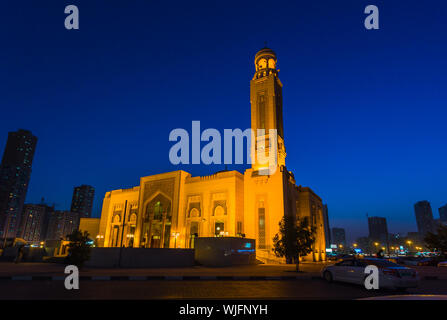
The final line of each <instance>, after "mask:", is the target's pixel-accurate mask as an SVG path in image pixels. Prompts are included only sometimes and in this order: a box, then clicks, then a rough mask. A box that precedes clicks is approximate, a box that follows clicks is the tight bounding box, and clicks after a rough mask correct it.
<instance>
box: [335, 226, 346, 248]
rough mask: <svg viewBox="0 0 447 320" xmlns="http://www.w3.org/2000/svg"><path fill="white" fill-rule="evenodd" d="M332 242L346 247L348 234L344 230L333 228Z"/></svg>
mask: <svg viewBox="0 0 447 320" xmlns="http://www.w3.org/2000/svg"><path fill="white" fill-rule="evenodd" d="M332 242H333V243H334V244H336V245H337V246H338V245H340V244H341V245H343V246H346V233H345V229H343V228H332Z"/></svg>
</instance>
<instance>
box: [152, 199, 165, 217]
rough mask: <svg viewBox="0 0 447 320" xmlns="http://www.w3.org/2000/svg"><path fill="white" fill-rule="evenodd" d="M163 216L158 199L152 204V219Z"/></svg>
mask: <svg viewBox="0 0 447 320" xmlns="http://www.w3.org/2000/svg"><path fill="white" fill-rule="evenodd" d="M162 218H163V206H162V205H161V203H160V201H158V202H157V203H156V204H155V206H154V220H162Z"/></svg>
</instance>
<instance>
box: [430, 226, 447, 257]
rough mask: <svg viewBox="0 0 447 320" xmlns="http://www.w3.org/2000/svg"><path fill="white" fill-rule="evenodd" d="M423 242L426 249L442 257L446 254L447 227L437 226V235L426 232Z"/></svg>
mask: <svg viewBox="0 0 447 320" xmlns="http://www.w3.org/2000/svg"><path fill="white" fill-rule="evenodd" d="M424 241H425V245H426V247H427V248H429V249H430V250H432V251H435V252H439V253H440V254H441V255H442V256H443V257H444V256H445V255H446V254H447V226H443V225H441V226H439V227H438V233H437V234H435V233H431V232H428V233H427V235H426V236H425V238H424Z"/></svg>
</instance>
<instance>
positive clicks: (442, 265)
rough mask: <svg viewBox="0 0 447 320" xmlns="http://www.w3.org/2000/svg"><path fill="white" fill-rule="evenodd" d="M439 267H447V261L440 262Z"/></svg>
mask: <svg viewBox="0 0 447 320" xmlns="http://www.w3.org/2000/svg"><path fill="white" fill-rule="evenodd" d="M438 267H447V261H443V262H439V263H438Z"/></svg>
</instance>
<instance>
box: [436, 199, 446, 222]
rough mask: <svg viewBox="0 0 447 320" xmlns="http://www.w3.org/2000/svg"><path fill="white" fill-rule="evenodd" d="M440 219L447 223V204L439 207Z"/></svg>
mask: <svg viewBox="0 0 447 320" xmlns="http://www.w3.org/2000/svg"><path fill="white" fill-rule="evenodd" d="M438 211H439V219H440V220H441V222H443V223H447V204H446V205H444V206H442V207H441V208H439V209H438Z"/></svg>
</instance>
